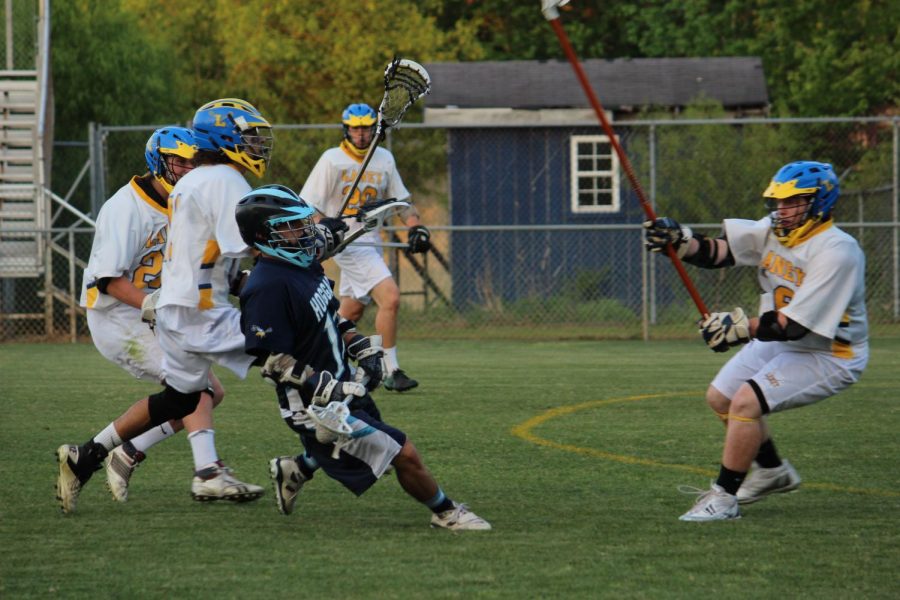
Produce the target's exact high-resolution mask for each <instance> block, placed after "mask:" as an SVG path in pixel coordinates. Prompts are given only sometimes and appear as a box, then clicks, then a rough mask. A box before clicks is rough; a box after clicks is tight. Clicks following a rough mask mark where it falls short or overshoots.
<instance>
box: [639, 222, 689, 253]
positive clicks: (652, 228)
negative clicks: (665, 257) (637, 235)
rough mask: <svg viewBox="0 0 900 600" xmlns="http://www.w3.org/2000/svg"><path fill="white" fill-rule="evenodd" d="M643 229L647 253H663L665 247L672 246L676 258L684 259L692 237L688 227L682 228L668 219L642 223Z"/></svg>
mask: <svg viewBox="0 0 900 600" xmlns="http://www.w3.org/2000/svg"><path fill="white" fill-rule="evenodd" d="M644 229H646V231H645V232H644V247H646V248H647V251H648V252H665V251H666V245H667V244H672V247H673V248H675V253H676V254H677V255H678V258H684V255H685V254H686V253H687V250H688V245H689V244H688V243H689V242H690V241H691V239H692V238H693V237H694V236H693V233H692V232H691V228H690V227H682V226H681V225H680V224H679V223H678V221H676V220H675V219H672V218H670V217H660V218H658V219H654V220H653V221H644Z"/></svg>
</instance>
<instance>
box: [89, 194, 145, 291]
mask: <svg viewBox="0 0 900 600" xmlns="http://www.w3.org/2000/svg"><path fill="white" fill-rule="evenodd" d="M141 245H142V241H141V236H140V223H139V221H138V219H137V211H135V210H132V209H131V208H130V207H129V206H128V205H127V203H125V202H121V201H118V200H113V201H110V202H107V203H106V204H104V205H103V208H102V209H101V210H100V214H99V216H98V217H97V230H96V233H95V234H94V243H93V246H92V248H91V259H90V262H91V277H92V278H93V279H95V280H96V279H102V278H107V277H121V276H123V275H126V274H128V273H129V271H131V262H132V260H133V259H134V257H135V256H137V255H138V254H139V253H140V249H141ZM104 293H105V291H104Z"/></svg>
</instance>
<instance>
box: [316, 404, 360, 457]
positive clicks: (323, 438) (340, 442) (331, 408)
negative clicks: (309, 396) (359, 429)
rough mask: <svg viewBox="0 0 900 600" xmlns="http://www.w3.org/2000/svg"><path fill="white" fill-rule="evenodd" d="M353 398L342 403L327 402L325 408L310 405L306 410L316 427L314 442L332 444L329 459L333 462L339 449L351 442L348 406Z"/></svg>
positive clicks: (351, 432) (351, 430)
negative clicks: (332, 448)
mask: <svg viewBox="0 0 900 600" xmlns="http://www.w3.org/2000/svg"><path fill="white" fill-rule="evenodd" d="M355 397H356V396H351V397H349V398H347V399H346V400H344V401H343V402H337V401H334V402H329V403H328V405H327V406H319V405H317V404H310V405H309V407H307V409H306V415H307V416H308V417H309V419H310V420H311V421H312V422H313V423H314V424H315V426H316V440H318V441H319V442H320V443H322V444H332V443H333V444H334V450H333V451H332V452H331V457H332V458H334V459H335V460H337V459H338V458H339V457H340V454H341V448H343V447H344V446H346V445H347V444H349V443H350V442H352V441H353V427H351V426H350V423H349V421H348V419H349V417H350V407H349V406H348V404H349V403H350V400H352V399H353V398H355Z"/></svg>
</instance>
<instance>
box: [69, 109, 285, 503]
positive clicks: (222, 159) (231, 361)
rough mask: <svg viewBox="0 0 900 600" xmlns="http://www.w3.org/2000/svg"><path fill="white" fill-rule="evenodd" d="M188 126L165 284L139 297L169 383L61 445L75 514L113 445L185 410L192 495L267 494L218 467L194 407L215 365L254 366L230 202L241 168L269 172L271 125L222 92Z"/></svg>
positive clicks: (207, 416) (241, 190)
mask: <svg viewBox="0 0 900 600" xmlns="http://www.w3.org/2000/svg"><path fill="white" fill-rule="evenodd" d="M193 130H194V140H195V142H196V144H197V152H196V154H195V155H194V163H195V165H196V167H195V168H194V169H193V170H192V171H191V172H190V173H187V174H186V175H185V176H184V177H182V178H181V179H180V180H179V181H178V183H177V184H176V185H175V187H174V188H173V190H172V193H171V194H170V195H169V229H168V239H167V242H166V249H165V258H164V259H163V272H162V278H163V281H165V282H166V285H164V286H163V287H162V288H160V290H159V291H157V292H154V293H153V294H149V295H147V296H146V297H145V298H144V300H143V303H142V311H141V312H142V317H143V318H144V319H145V320H147V321H150V322H155V325H156V333H157V340H158V342H159V346H160V348H161V349H162V353H163V357H162V369H163V374H164V377H165V389H164V391H162V392H160V393H159V394H153V395H151V396H150V397H149V398H146V399H144V400H141V401H138V402H137V403H135V404H133V405H132V406H131V407H130V408H129V409H128V410H127V411H126V412H125V413H124V414H122V415H121V416H119V418H117V419H116V420H115V421H114V422H113V423H110V424H109V425H108V426H107V428H106V429H104V430H103V431H102V432H101V433H100V434H98V435H97V436H95V437H94V438H93V439H92V440H91V441H89V442H87V443H86V444H84V445H82V446H61V447H60V449H59V450H58V452H57V456H58V459H59V461H60V474H59V479H58V481H57V496H58V497H59V499H60V505H61V507H62V509H63V512H66V513H69V512H72V511H74V509H75V505H76V502H77V499H78V495H79V493H80V492H81V488H82V486H83V485H84V484H85V483H86V482H87V481H88V479H90V476H91V474H92V473H93V472H94V471H95V470H97V469H98V468H99V466H100V464H101V462H102V460H103V459H104V458H105V457H106V454H107V453H108V452H109V451H110V450H111V449H112V448H113V447H115V446H118V445H119V444H121V443H122V442H123V441H126V440H130V439H132V438H134V437H137V436H138V435H140V434H141V433H144V432H145V431H147V430H149V429H151V428H153V427H156V426H158V425H161V424H163V423H165V422H167V421H170V420H173V419H181V418H184V417H187V416H188V415H190V416H191V417H196V418H194V419H191V421H190V422H188V423H186V425H187V427H188V430H189V431H190V433H189V434H188V440H189V441H190V443H191V450H192V452H193V455H194V466H195V472H194V479H193V482H192V484H191V495H192V497H193V498H194V499H195V500H198V501H211V500H219V499H223V500H230V501H234V502H245V501H250V500H256V499H257V498H259V497H260V496H262V494H263V488H261V487H260V486H258V485H253V484H250V483H244V482H242V481H239V480H238V479H236V478H235V477H234V476H233V475H232V472H231V469H229V468H228V467H226V466H225V465H224V464H222V462H221V461H220V460H219V457H218V454H217V453H216V448H215V442H214V431H213V428H212V411H211V410H204V409H203V408H202V407H201V410H197V409H198V405H199V404H200V403H211V401H212V398H211V395H210V393H209V391H208V390H209V388H210V386H211V384H212V382H211V380H210V367H211V366H212V364H213V363H218V364H220V365H222V366H225V367H227V368H228V369H230V370H231V371H233V372H234V373H235V374H237V375H238V376H239V377H245V376H246V374H247V370H248V369H249V367H250V363H251V362H253V357H252V356H250V355H249V354H246V353H245V352H244V339H243V335H242V333H241V328H240V313H239V311H238V310H237V309H236V308H234V307H233V306H232V305H231V303H230V302H229V301H228V293H229V290H235V289H236V284H237V283H238V281H239V278H240V275H239V271H238V269H237V266H238V263H237V260H236V259H238V258H239V257H241V256H245V255H247V254H248V253H249V248H247V246H246V244H244V242H243V240H241V236H240V233H239V232H238V229H237V225H236V223H235V220H234V207H235V205H236V204H237V202H238V200H240V198H241V197H242V196H243V195H244V194H245V193H247V192H248V191H250V185H249V184H248V183H247V181H246V180H245V179H244V176H243V175H244V173H245V172H246V171H251V172H252V173H254V174H255V175H256V176H258V177H262V175H263V173H264V172H265V169H266V165H267V164H268V161H269V155H270V152H271V147H272V136H271V126H270V125H269V123H268V121H266V119H265V118H264V117H263V116H262V115H261V114H260V113H259V111H258V110H256V108H254V107H253V106H252V105H251V104H249V103H248V102H246V101H244V100H239V99H235V98H225V99H222V100H214V101H212V102H209V103H207V104H205V105H203V106H202V107H200V108H199V109H198V110H197V112H196V114H195V115H194V121H193ZM157 311H158V312H157ZM157 317H158V318H157ZM191 413H194V414H191Z"/></svg>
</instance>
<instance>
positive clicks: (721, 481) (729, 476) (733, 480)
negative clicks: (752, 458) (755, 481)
mask: <svg viewBox="0 0 900 600" xmlns="http://www.w3.org/2000/svg"><path fill="white" fill-rule="evenodd" d="M746 476H747V473H746V472H744V473H741V472H740V471H732V470H731V469H729V468H727V467H726V466H725V465H721V466H720V467H719V478H718V479H716V485H718V486H719V487H720V488H722V489H724V490H725V491H726V492H728V493H729V494H731V495H732V496H734V495H735V494H737V491H738V488H739V487H741V484H742V483H744V478H745V477H746Z"/></svg>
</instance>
